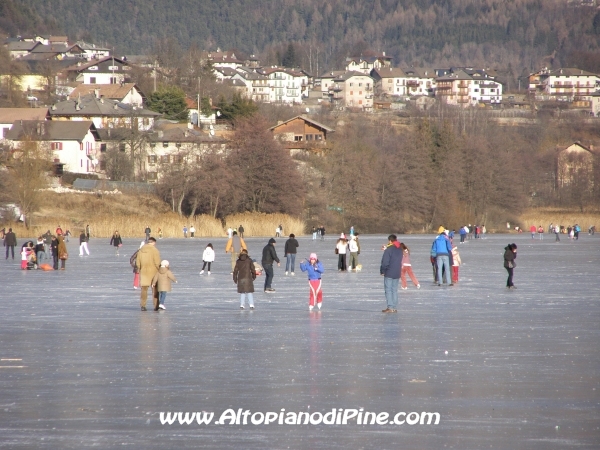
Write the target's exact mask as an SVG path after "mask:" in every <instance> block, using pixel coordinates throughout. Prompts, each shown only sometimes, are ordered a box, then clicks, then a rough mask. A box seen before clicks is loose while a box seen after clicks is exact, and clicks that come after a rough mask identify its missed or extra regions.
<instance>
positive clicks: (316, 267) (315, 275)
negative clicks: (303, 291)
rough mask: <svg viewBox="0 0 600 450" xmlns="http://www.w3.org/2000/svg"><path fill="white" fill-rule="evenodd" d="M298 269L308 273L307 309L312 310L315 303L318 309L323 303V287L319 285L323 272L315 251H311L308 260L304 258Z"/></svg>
mask: <svg viewBox="0 0 600 450" xmlns="http://www.w3.org/2000/svg"><path fill="white" fill-rule="evenodd" d="M300 270H301V271H302V272H307V273H308V285H309V287H310V292H309V294H308V310H309V311H312V310H313V308H314V307H315V303H316V304H317V308H318V309H319V310H320V309H321V305H322V303H323V289H322V287H321V277H322V275H323V272H324V271H325V270H324V269H323V264H322V263H321V261H319V259H318V258H317V254H316V253H311V254H310V256H309V258H308V261H306V260H305V259H304V260H302V262H301V263H300Z"/></svg>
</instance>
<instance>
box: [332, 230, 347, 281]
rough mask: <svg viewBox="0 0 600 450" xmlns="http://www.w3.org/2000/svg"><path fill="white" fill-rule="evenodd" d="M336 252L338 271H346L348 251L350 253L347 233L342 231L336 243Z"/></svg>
mask: <svg viewBox="0 0 600 450" xmlns="http://www.w3.org/2000/svg"><path fill="white" fill-rule="evenodd" d="M335 252H336V253H337V255H338V271H339V272H346V271H347V270H348V264H347V260H346V257H347V253H348V241H347V240H346V235H345V234H344V233H342V234H341V235H340V237H339V239H338V240H337V242H336V243H335Z"/></svg>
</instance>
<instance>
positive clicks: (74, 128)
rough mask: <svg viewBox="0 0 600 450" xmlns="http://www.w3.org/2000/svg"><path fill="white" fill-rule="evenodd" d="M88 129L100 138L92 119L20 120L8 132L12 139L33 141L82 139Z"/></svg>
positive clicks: (9, 137)
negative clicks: (25, 138)
mask: <svg viewBox="0 0 600 450" xmlns="http://www.w3.org/2000/svg"><path fill="white" fill-rule="evenodd" d="M88 131H92V133H94V135H95V136H96V138H99V136H98V133H97V130H96V127H95V126H94V123H93V122H92V121H91V120H90V121H70V120H58V121H51V120H18V121H15V122H14V123H13V126H12V128H11V129H10V130H9V132H8V133H7V134H6V139H8V140H12V141H19V140H22V139H23V138H24V137H28V138H30V139H31V140H33V141H80V142H81V141H82V140H83V139H84V138H85V136H86V134H87V133H88Z"/></svg>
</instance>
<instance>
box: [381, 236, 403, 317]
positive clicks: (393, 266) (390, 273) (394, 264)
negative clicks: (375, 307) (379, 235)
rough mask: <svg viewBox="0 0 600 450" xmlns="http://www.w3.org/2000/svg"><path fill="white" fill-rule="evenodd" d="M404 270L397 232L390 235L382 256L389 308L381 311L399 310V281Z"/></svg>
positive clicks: (382, 271)
mask: <svg viewBox="0 0 600 450" xmlns="http://www.w3.org/2000/svg"><path fill="white" fill-rule="evenodd" d="M401 271H402V249H401V248H400V242H398V238H397V237H396V235H395V234H390V235H389V236H388V244H387V246H386V247H385V250H384V251H383V256H382V257H381V266H380V268H379V273H380V274H381V275H383V287H384V290H385V300H386V302H387V308H386V309H384V310H383V311H381V312H384V313H395V312H398V310H397V309H396V308H397V307H398V282H399V281H400V272H401Z"/></svg>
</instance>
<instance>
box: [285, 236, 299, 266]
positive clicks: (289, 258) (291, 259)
mask: <svg viewBox="0 0 600 450" xmlns="http://www.w3.org/2000/svg"><path fill="white" fill-rule="evenodd" d="M299 246H300V244H298V241H297V240H296V235H294V234H293V233H292V234H290V238H289V239H288V240H287V241H285V247H284V250H283V253H284V255H283V256H285V258H286V261H285V274H286V275H287V274H288V272H290V273H291V275H292V276H293V275H295V273H294V269H295V268H296V253H297V251H298V247H299Z"/></svg>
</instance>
